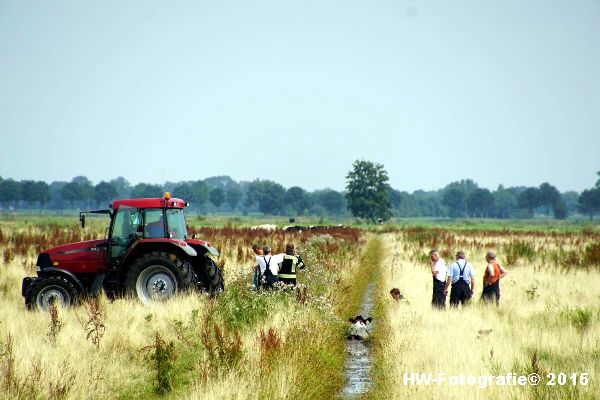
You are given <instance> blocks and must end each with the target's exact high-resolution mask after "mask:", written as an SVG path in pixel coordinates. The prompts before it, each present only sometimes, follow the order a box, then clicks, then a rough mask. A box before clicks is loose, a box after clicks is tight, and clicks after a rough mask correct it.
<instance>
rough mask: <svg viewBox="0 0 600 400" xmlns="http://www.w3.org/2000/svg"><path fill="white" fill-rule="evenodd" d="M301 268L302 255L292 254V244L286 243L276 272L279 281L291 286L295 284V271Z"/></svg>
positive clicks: (302, 265)
mask: <svg viewBox="0 0 600 400" xmlns="http://www.w3.org/2000/svg"><path fill="white" fill-rule="evenodd" d="M303 268H304V261H302V257H300V256H299V255H296V254H294V244H293V243H288V244H286V245H285V254H284V255H283V260H282V261H281V263H280V264H279V273H278V274H277V277H278V278H279V282H283V283H285V284H286V285H290V286H292V287H293V286H296V273H297V272H298V270H300V269H303Z"/></svg>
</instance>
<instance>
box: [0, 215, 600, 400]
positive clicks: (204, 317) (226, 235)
mask: <svg viewBox="0 0 600 400" xmlns="http://www.w3.org/2000/svg"><path fill="white" fill-rule="evenodd" d="M261 223H275V224H278V225H280V226H282V225H285V224H287V218H284V217H261V216H251V217H231V216H210V217H206V218H204V217H202V218H196V217H195V216H194V215H191V218H189V220H188V224H189V226H190V229H191V230H193V231H197V232H198V234H199V236H200V237H202V238H205V239H208V240H210V241H211V242H212V243H213V245H215V246H216V247H217V248H218V249H219V250H220V251H221V253H222V256H221V259H220V265H221V266H222V268H223V271H224V275H225V285H226V291H225V293H223V294H222V295H220V296H219V297H218V298H217V299H210V298H208V297H205V296H198V295H196V294H189V295H182V296H180V297H178V298H176V299H173V300H171V301H169V302H167V303H166V304H154V305H150V306H144V305H142V304H140V303H139V302H138V301H137V300H135V299H119V300H116V301H115V302H112V303H110V302H108V300H107V299H106V298H105V297H101V298H100V301H99V303H93V302H88V303H84V304H82V305H79V306H77V307H75V308H72V309H69V310H59V314H58V320H55V321H54V322H52V320H51V317H50V316H49V315H46V314H43V313H39V312H27V311H25V309H24V304H23V298H22V297H21V294H20V284H21V279H22V278H23V277H24V276H31V275H34V274H35V265H34V264H35V257H36V255H37V253H38V252H39V251H42V250H43V249H45V248H47V247H50V246H54V245H57V244H62V243H66V242H69V241H75V240H82V239H89V238H101V237H103V236H104V235H105V233H104V232H105V229H106V226H107V224H108V218H106V217H99V218H89V219H88V224H87V227H86V228H85V229H81V228H80V227H79V225H78V221H77V217H76V215H75V214H65V215H58V216H57V215H43V216H39V215H34V214H29V215H23V214H7V213H5V214H0V261H1V262H2V266H1V268H0V371H1V373H0V394H2V395H3V396H4V397H5V398H20V399H31V398H39V399H46V398H48V399H50V398H62V399H81V398H86V399H106V398H122V399H142V398H143V399H146V398H182V399H205V398H208V399H231V398H241V399H245V398H248V399H266V398H269V399H270V398H284V399H324V398H335V397H336V396H337V395H338V394H339V392H340V389H341V388H342V386H343V384H344V375H343V366H344V357H345V353H344V344H345V335H346V329H347V317H348V316H350V315H353V314H354V315H356V314H355V313H356V312H357V311H358V309H359V306H360V302H361V300H362V295H363V293H364V291H365V288H366V286H367V284H368V283H369V280H370V279H371V277H372V276H374V277H375V278H374V279H375V280H376V284H377V286H376V292H375V304H376V312H375V315H374V316H375V318H376V319H377V321H378V324H377V330H376V331H375V334H374V337H373V338H372V341H371V348H372V353H373V360H374V363H373V369H372V371H371V373H372V377H373V380H374V385H373V387H372V389H371V391H370V392H369V393H368V394H366V395H365V396H364V398H369V399H371V398H373V399H395V398H398V399H412V398H414V399H430V398H455V399H463V398H465V399H479V398H482V399H504V398H519V399H520V398H528V399H546V398H555V399H563V398H571V399H579V398H584V399H595V398H600V389H599V382H598V379H597V376H599V375H600V364H599V362H600V361H599V360H600V347H599V346H600V345H599V344H600V336H598V335H599V334H598V332H600V329H599V328H600V295H599V292H598V290H597V288H598V287H600V269H599V268H600V229H599V226H598V225H594V224H590V223H589V222H588V221H580V222H573V221H567V222H557V221H554V220H527V221H522V220H518V221H505V220H462V221H453V220H418V219H411V220H400V221H393V223H390V224H386V225H382V226H380V225H375V226H374V225H364V224H356V221H355V220H353V219H346V220H334V219H331V220H328V219H324V220H322V221H321V220H320V219H319V218H312V219H311V218H305V217H300V218H298V223H299V224H301V225H337V224H343V225H347V226H352V228H347V229H342V230H339V231H331V232H328V233H327V232H310V231H305V232H302V233H282V232H278V233H266V232H261V231H251V230H250V229H248V227H249V226H252V225H258V224H261ZM286 241H294V242H295V243H297V245H298V247H299V250H300V252H301V254H302V256H303V257H304V259H305V261H306V262H307V264H308V266H309V267H308V268H307V269H306V270H305V271H303V272H301V274H300V277H299V282H300V283H301V284H302V285H303V287H306V288H307V294H306V296H304V295H302V294H300V295H299V296H296V294H294V293H285V292H274V293H266V294H265V293H260V294H256V293H255V292H253V291H252V289H251V285H250V282H251V268H252V265H253V262H252V254H251V251H250V248H249V246H250V244H251V243H253V242H258V243H263V244H270V245H271V246H272V247H273V248H274V249H276V251H277V250H281V249H282V248H283V245H284V243H285V242H286ZM431 247H437V248H439V249H440V251H441V253H442V256H443V257H444V258H445V259H446V261H447V262H448V263H449V262H451V261H452V255H453V254H454V253H455V252H456V250H458V249H463V250H465V251H467V257H468V258H469V259H470V260H471V261H472V262H473V264H474V265H475V267H476V269H477V273H478V274H479V276H477V278H476V282H477V293H476V298H478V297H479V294H480V290H481V274H482V271H483V268H484V262H483V256H484V254H485V251H487V250H488V249H490V250H495V251H496V252H497V253H498V257H499V261H500V262H501V263H502V264H503V265H506V266H507V268H508V269H509V275H508V277H507V278H505V279H504V280H503V281H502V298H501V306H500V308H499V309H498V310H496V309H494V308H491V309H490V308H487V307H482V306H480V305H479V304H478V301H475V302H474V303H475V304H473V305H472V307H471V308H469V309H465V310H446V311H445V312H442V313H439V312H433V311H432V310H431V308H430V302H431V274H430V273H429V272H428V266H427V253H428V251H429V249H430V248H431ZM392 287H398V288H400V290H401V291H402V292H403V293H404V294H405V296H406V300H404V301H402V302H400V303H398V304H397V303H395V302H393V301H392V300H391V298H390V296H389V290H390V289H391V288H392ZM94 316H95V317H94ZM94 321H95V323H96V325H94ZM98 324H100V325H103V328H98V326H99V325H98ZM480 331H481V332H483V333H481V332H480ZM90 332H91V333H90ZM94 338H96V339H94ZM461 340H465V341H467V343H468V344H469V346H468V350H467V351H465V352H462V351H457V350H456V348H455V347H452V344H453V343H457V342H460V341H461ZM433 343H439V344H441V346H436V345H434V344H433ZM157 359H161V360H163V361H164V363H163V364H161V365H162V366H160V367H159V366H158V365H159V363H158V362H157ZM535 371H538V372H557V373H559V372H571V373H573V372H577V373H584V372H587V373H589V376H590V378H589V380H590V382H589V385H586V386H581V385H579V386H567V385H562V386H561V385H558V386H556V387H547V386H545V385H543V386H540V387H538V388H531V387H512V388H509V389H504V388H498V387H488V388H474V387H467V388H460V387H450V388H449V387H447V386H443V385H440V386H437V385H436V386H421V387H415V386H409V385H404V384H403V383H402V378H403V374H404V373H405V372H432V373H437V372H445V373H447V374H460V373H464V374H495V375H496V374H500V373H508V372H514V373H532V372H535ZM165 382H169V385H166V383H165ZM167 386H168V387H167ZM161 392H165V393H167V394H160V393H161Z"/></svg>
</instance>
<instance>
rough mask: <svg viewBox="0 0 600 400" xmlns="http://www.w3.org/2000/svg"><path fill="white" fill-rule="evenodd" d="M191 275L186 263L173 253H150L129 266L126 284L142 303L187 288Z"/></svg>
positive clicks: (158, 299) (162, 298)
mask: <svg viewBox="0 0 600 400" xmlns="http://www.w3.org/2000/svg"><path fill="white" fill-rule="evenodd" d="M191 276H192V274H191V267H190V264H189V263H187V262H185V261H182V260H179V259H177V258H176V256H174V255H168V254H166V253H163V252H152V253H148V254H145V255H143V256H141V257H140V258H138V259H137V260H136V261H135V262H134V263H133V264H132V265H131V266H130V267H129V270H128V271H127V274H126V276H125V287H126V288H127V291H128V292H130V293H132V294H134V295H135V296H137V298H138V299H140V300H141V301H142V302H143V303H149V302H152V301H164V300H167V299H169V298H171V297H173V296H174V295H175V294H177V293H179V292H180V291H182V290H185V289H187V288H188V286H189V283H190V279H191Z"/></svg>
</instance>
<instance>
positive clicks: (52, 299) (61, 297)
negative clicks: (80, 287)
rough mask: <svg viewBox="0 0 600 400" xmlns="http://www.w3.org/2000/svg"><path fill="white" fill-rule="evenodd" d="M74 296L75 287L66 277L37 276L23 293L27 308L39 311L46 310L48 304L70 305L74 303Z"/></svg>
mask: <svg viewBox="0 0 600 400" xmlns="http://www.w3.org/2000/svg"><path fill="white" fill-rule="evenodd" d="M75 296H76V291H75V287H74V286H73V284H72V283H71V282H69V281H68V280H67V279H66V278H63V277H60V276H49V277H45V278H38V279H36V280H35V282H33V283H32V284H31V286H30V287H29V289H28V290H27V293H25V306H26V307H27V309H28V310H39V311H48V307H49V306H50V304H54V305H56V306H62V307H70V306H72V305H73V304H74V303H75Z"/></svg>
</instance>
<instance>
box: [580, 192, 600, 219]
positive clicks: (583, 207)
mask: <svg viewBox="0 0 600 400" xmlns="http://www.w3.org/2000/svg"><path fill="white" fill-rule="evenodd" d="M577 210H578V211H579V212H580V213H582V214H586V215H588V216H589V217H590V219H593V218H594V214H597V213H599V212H600V187H595V188H593V189H586V190H584V191H583V192H581V195H579V199H578V200H577Z"/></svg>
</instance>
